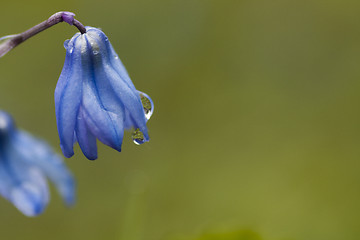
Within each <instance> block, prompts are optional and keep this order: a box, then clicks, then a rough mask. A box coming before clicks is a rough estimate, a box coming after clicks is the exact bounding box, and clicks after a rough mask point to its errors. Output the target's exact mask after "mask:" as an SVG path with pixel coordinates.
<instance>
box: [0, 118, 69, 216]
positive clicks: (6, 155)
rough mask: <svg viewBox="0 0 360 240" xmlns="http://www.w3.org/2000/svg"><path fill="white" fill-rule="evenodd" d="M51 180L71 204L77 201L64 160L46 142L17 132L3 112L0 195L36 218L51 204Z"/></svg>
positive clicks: (24, 212)
mask: <svg viewBox="0 0 360 240" xmlns="http://www.w3.org/2000/svg"><path fill="white" fill-rule="evenodd" d="M46 177H47V178H49V179H50V180H51V181H52V182H53V183H54V184H55V186H56V188H57V190H58V192H59V193H60V195H61V196H62V197H63V199H64V201H65V202H66V203H67V204H69V205H70V204H72V203H73V202H74V200H75V194H74V191H75V186H74V185H75V184H74V179H73V177H72V175H71V173H70V172H69V170H68V169H67V168H66V166H65V164H64V163H63V161H62V159H61V157H60V156H59V155H57V154H55V153H54V152H53V150H52V149H51V148H50V147H49V146H48V145H47V144H46V143H45V142H43V141H41V140H39V139H36V138H34V137H32V136H31V135H29V134H28V133H26V132H24V131H21V130H18V129H16V127H15V125H14V122H13V119H12V118H11V116H10V115H9V114H7V113H6V112H3V111H0V194H1V195H2V196H3V197H4V198H6V199H7V200H9V201H10V202H12V203H13V204H14V205H15V207H17V208H18V209H19V210H20V211H21V212H22V213H23V214H25V215H27V216H36V215H38V214H40V213H42V212H43V211H44V209H45V208H46V206H47V204H48V202H49V189H48V185H47V181H46Z"/></svg>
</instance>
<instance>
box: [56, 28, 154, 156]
mask: <svg viewBox="0 0 360 240" xmlns="http://www.w3.org/2000/svg"><path fill="white" fill-rule="evenodd" d="M86 30H87V31H86V33H84V34H80V33H77V34H75V35H74V36H73V37H72V39H71V40H67V41H65V44H64V46H65V49H66V58H65V64H64V67H63V70H62V72H61V75H60V78H59V81H58V83H57V86H56V89H55V109H56V120H57V126H58V132H59V137H60V146H61V149H62V152H63V154H64V156H65V157H71V156H73V154H74V150H73V145H74V143H75V142H76V141H77V142H78V143H79V146H80V148H81V150H82V152H83V153H84V155H85V156H86V157H87V158H88V159H90V160H94V159H96V158H97V146H96V139H99V140H100V141H101V142H102V143H104V144H106V145H108V146H110V147H112V148H114V149H116V150H117V151H121V145H122V141H123V136H124V130H125V129H129V128H134V129H136V130H137V131H139V132H141V134H142V142H146V141H149V134H148V130H147V127H146V122H147V120H148V117H147V116H149V114H148V113H147V112H146V110H145V109H144V107H143V103H142V99H141V97H144V96H145V97H146V99H148V101H149V102H150V103H151V107H152V108H153V104H152V101H151V99H150V98H149V97H148V96H147V95H146V94H144V93H141V92H139V91H137V90H136V88H135V86H134V84H133V83H132V81H131V79H130V77H129V75H128V73H127V71H126V69H125V67H124V66H123V64H122V63H121V61H120V59H119V57H118V55H117V54H116V52H115V51H114V49H113V47H112V45H111V44H110V42H109V40H108V38H107V37H106V35H105V34H104V33H103V32H102V31H101V30H99V29H97V28H93V27H87V28H86ZM151 112H152V109H151ZM146 114H147V115H146ZM150 115H151V114H150Z"/></svg>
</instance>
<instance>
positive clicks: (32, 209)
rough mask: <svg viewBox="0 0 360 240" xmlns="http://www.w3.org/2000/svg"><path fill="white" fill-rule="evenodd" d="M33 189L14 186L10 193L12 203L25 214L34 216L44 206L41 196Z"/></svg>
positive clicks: (43, 208)
mask: <svg viewBox="0 0 360 240" xmlns="http://www.w3.org/2000/svg"><path fill="white" fill-rule="evenodd" d="M32 191H36V190H35V189H31V188H29V189H26V188H16V189H14V190H13V193H12V202H13V204H14V205H15V206H16V207H17V208H18V209H19V210H20V211H21V212H22V213H23V214H24V215H26V216H28V217H35V216H37V215H39V214H41V213H42V212H43V211H44V210H45V207H46V204H47V202H46V201H45V202H44V198H43V197H42V196H38V195H37V194H38V193H36V192H32Z"/></svg>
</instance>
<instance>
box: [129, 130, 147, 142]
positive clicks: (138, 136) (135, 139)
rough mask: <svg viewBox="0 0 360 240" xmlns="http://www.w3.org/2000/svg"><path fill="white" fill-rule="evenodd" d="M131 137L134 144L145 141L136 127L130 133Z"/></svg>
mask: <svg viewBox="0 0 360 240" xmlns="http://www.w3.org/2000/svg"><path fill="white" fill-rule="evenodd" d="M131 137H132V139H133V142H134V143H135V144H136V145H140V144H143V143H144V142H145V139H144V134H143V133H142V132H141V131H140V129H138V128H137V129H135V131H134V132H133V133H132V136H131Z"/></svg>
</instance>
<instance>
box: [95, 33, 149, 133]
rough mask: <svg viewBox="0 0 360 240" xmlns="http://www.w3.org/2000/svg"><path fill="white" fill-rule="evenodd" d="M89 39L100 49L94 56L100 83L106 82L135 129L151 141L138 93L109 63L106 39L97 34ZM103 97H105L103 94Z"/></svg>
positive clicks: (107, 87)
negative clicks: (129, 115) (128, 114)
mask: <svg viewBox="0 0 360 240" xmlns="http://www.w3.org/2000/svg"><path fill="white" fill-rule="evenodd" d="M88 38H89V42H90V44H91V45H92V46H96V47H97V48H98V49H99V51H98V52H99V54H94V55H93V58H94V59H95V60H94V65H95V73H96V74H98V76H99V77H98V81H101V82H102V83H104V82H106V84H107V86H106V89H107V90H108V92H110V90H111V92H112V93H115V96H116V98H117V101H114V102H120V103H122V104H123V105H124V107H125V108H126V109H127V110H128V111H129V113H130V114H131V117H132V119H133V121H134V127H136V128H139V129H140V131H141V132H143V134H144V138H145V140H149V135H148V131H147V127H146V119H145V114H144V110H143V106H142V103H141V99H140V96H139V94H138V92H137V91H136V90H135V88H133V84H131V86H130V85H129V84H128V82H126V81H124V79H123V78H122V77H121V76H120V75H119V73H118V72H117V71H115V69H114V68H113V65H112V64H111V63H110V62H109V61H108V52H107V49H106V47H105V42H106V41H105V40H106V39H102V38H99V36H98V35H96V34H92V35H89V36H88ZM93 48H94V47H93ZM130 82H131V81H130ZM101 96H103V94H102V95H101Z"/></svg>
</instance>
